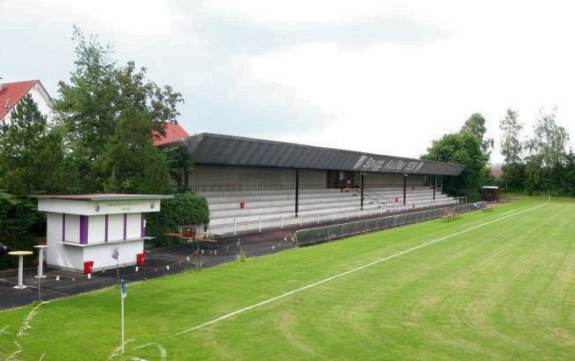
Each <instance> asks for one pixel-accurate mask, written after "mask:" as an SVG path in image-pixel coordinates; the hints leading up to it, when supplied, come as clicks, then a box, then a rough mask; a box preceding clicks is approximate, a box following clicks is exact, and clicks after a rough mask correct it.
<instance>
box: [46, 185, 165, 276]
mask: <svg viewBox="0 0 575 361" xmlns="http://www.w3.org/2000/svg"><path fill="white" fill-rule="evenodd" d="M172 197H173V196H169V195H168V196H166V195H151V194H84V195H42V196H35V198H37V199H38V210H39V211H43V212H46V223H47V235H46V240H47V245H48V248H47V250H46V253H47V254H46V256H47V257H46V260H47V264H48V265H49V266H54V267H59V268H63V269H69V270H75V271H84V272H85V273H91V272H92V271H98V270H102V269H106V268H110V267H115V266H116V265H119V266H129V265H134V264H136V263H137V260H138V258H139V257H141V258H142V259H143V253H144V240H146V239H149V238H150V237H146V219H145V214H146V213H149V212H159V211H160V201H161V200H162V199H169V198H172ZM115 251H117V252H116V253H117V255H118V257H117V259H115V258H113V257H112V255H113V253H115Z"/></svg>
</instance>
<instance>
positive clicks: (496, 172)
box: [491, 164, 503, 178]
mask: <svg viewBox="0 0 575 361" xmlns="http://www.w3.org/2000/svg"><path fill="white" fill-rule="evenodd" d="M502 173H503V172H502V170H501V164H492V165H491V175H492V176H493V178H499V177H501V174H502Z"/></svg>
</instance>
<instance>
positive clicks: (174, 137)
mask: <svg viewBox="0 0 575 361" xmlns="http://www.w3.org/2000/svg"><path fill="white" fill-rule="evenodd" d="M164 131H165V132H166V135H165V136H161V135H160V134H158V132H154V133H153V136H154V145H163V144H167V143H171V142H175V141H178V140H183V139H186V138H187V137H189V136H190V135H189V134H188V132H186V130H185V129H184V128H182V127H181V126H180V125H179V124H178V123H166V124H164Z"/></svg>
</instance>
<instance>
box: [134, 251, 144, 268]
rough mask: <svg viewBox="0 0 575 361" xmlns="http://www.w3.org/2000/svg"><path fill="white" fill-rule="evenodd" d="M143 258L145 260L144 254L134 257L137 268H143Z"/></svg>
mask: <svg viewBox="0 0 575 361" xmlns="http://www.w3.org/2000/svg"><path fill="white" fill-rule="evenodd" d="M145 258H146V255H145V254H144V253H138V254H137V255H136V264H137V265H138V266H143V265H144V260H145Z"/></svg>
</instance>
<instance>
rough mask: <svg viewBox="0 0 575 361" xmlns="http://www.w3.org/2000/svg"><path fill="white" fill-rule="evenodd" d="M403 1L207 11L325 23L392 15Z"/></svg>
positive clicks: (243, 5) (302, 2) (303, 0)
mask: <svg viewBox="0 0 575 361" xmlns="http://www.w3.org/2000/svg"><path fill="white" fill-rule="evenodd" d="M402 3H403V2H402V1H381V0H362V1H349V0H311V1H310V0H290V1H260V0H242V1H237V0H212V1H210V2H209V3H207V4H206V5H205V7H206V9H208V10H213V11H215V12H220V13H221V12H225V13H228V14H235V15H239V16H246V17H248V18H250V19H251V20H253V21H257V22H277V21H280V22H292V21H296V22H297V21H313V22H328V21H341V20H346V21H347V20H353V19H358V18H364V17H372V16H373V15H374V14H379V15H391V14H393V13H395V12H397V11H400V10H401V9H402V8H403V6H402Z"/></svg>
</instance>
